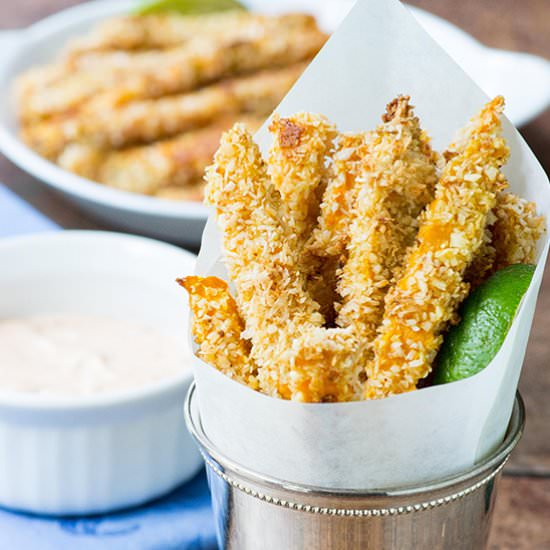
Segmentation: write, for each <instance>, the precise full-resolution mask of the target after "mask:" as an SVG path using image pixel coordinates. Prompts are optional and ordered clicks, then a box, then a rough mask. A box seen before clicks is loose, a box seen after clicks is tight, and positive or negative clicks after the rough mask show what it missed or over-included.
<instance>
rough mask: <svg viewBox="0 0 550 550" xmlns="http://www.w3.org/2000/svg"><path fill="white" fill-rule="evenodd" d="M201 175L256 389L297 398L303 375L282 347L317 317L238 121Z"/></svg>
mask: <svg viewBox="0 0 550 550" xmlns="http://www.w3.org/2000/svg"><path fill="white" fill-rule="evenodd" d="M206 180H207V189H206V198H207V202H208V203H209V204H212V205H214V206H215V207H216V212H217V218H218V225H219V226H220V229H221V230H222V234H223V244H224V251H225V263H226V267H227V270H228V272H229V276H230V277H231V280H232V281H233V282H234V284H235V286H236V288H237V301H238V304H239V309H240V311H241V312H242V314H243V316H244V318H245V320H246V336H247V337H248V338H250V339H251V341H252V355H253V357H254V359H255V361H256V363H257V365H258V366H259V367H260V372H259V379H260V385H261V387H262V390H263V391H265V392H266V393H268V394H270V395H274V396H280V397H284V398H287V399H289V398H300V397H301V395H300V391H301V386H302V385H303V375H302V373H298V372H296V371H294V370H292V365H291V357H290V356H289V355H288V354H289V349H290V348H291V345H292V341H293V340H294V339H295V338H296V337H297V336H298V335H299V334H300V333H302V332H305V331H307V330H308V329H310V328H313V327H320V326H322V325H323V322H324V320H323V317H322V315H321V314H320V313H319V305H318V304H317V303H316V302H315V301H314V300H313V299H312V298H311V297H310V296H309V295H308V294H307V293H306V292H305V290H304V288H305V277H304V274H303V273H301V272H299V270H298V269H297V265H298V258H297V254H296V251H295V250H294V249H293V248H292V247H291V246H289V242H288V240H287V238H286V232H285V230H284V229H283V227H282V226H281V224H280V221H279V206H280V197H279V196H278V193H277V191H276V190H275V189H273V187H272V186H271V184H270V182H269V178H268V175H267V169H266V166H265V164H264V162H263V161H262V158H261V154H260V151H259V149H258V147H257V145H256V144H255V143H254V141H253V140H252V137H251V135H250V134H249V133H248V132H247V130H246V129H245V127H244V126H243V125H241V124H238V125H236V126H235V127H234V128H233V129H232V130H230V131H229V132H227V133H226V134H224V136H223V137H222V140H221V144H220V148H219V150H218V152H217V153H216V155H215V160H214V164H213V165H212V166H211V167H209V168H208V169H207V175H206Z"/></svg>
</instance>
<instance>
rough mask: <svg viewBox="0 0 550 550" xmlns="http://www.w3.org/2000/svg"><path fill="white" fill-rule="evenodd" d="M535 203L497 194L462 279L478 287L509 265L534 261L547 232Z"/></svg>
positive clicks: (511, 195) (510, 195) (542, 217)
mask: <svg viewBox="0 0 550 550" xmlns="http://www.w3.org/2000/svg"><path fill="white" fill-rule="evenodd" d="M536 208H537V207H536V204H535V203H533V202H529V201H527V200H525V199H522V198H521V197H518V196H517V195H514V194H513V193H500V194H499V195H498V197H497V204H496V206H495V208H494V209H493V211H492V212H491V215H490V218H489V220H488V222H487V225H488V226H487V227H486V228H485V235H484V238H483V244H482V245H481V247H480V249H479V250H478V252H477V253H476V255H475V258H474V260H473V262H472V264H471V265H470V267H469V268H468V269H467V271H466V274H465V276H464V278H465V280H466V281H467V282H469V283H471V284H472V286H474V287H475V286H479V285H480V284H481V283H482V282H483V281H484V280H485V279H487V277H489V275H491V274H492V273H494V272H495V271H497V270H499V269H502V268H503V267H506V266H508V265H512V264H532V263H535V259H536V251H537V242H538V241H539V239H540V237H541V236H542V234H543V233H544V232H545V231H546V222H545V219H544V216H537V210H536Z"/></svg>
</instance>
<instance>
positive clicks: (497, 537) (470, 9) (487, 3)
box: [0, 0, 550, 550]
mask: <svg viewBox="0 0 550 550" xmlns="http://www.w3.org/2000/svg"><path fill="white" fill-rule="evenodd" d="M113 1H114V0H113ZM77 3H79V2H78V0H18V1H17V2H16V3H15V5H14V3H12V2H7V1H6V2H1V3H0V28H16V27H20V26H24V25H27V24H29V23H32V22H33V21H36V20H38V19H40V18H41V17H44V16H46V15H48V14H49V13H53V12H54V11H56V10H59V9H61V8H64V7H67V6H69V5H73V4H77ZM411 3H413V4H416V5H418V6H420V7H422V8H425V9H427V10H430V11H432V12H433V13H436V14H437V15H440V16H442V17H445V18H447V19H449V20H450V21H452V22H454V23H456V24H457V25H459V26H461V27H462V28H464V29H465V30H467V31H468V32H470V33H472V34H473V35H474V36H475V37H476V38H478V39H479V40H481V41H482V42H484V43H486V44H488V45H490V46H494V47H500V48H506V49H517V50H522V51H528V52H531V53H535V54H538V55H543V56H546V57H550V44H549V42H548V18H550V6H549V3H548V0H524V1H523V2H518V1H517V0H484V1H483V2H478V1H477V0H462V1H461V2H456V1H455V0H411ZM522 133H523V135H524V137H525V139H526V140H527V142H528V143H529V145H530V146H531V148H532V149H533V151H534V152H535V154H536V155H537V156H538V158H539V159H540V161H541V163H542V164H543V166H544V167H545V169H546V170H547V171H548V170H549V168H550V111H547V112H546V113H544V114H543V115H542V116H540V117H539V118H538V119H537V120H535V121H534V122H532V123H531V124H529V125H528V126H527V127H525V128H523V129H522ZM0 181H2V182H3V183H5V184H7V185H8V186H9V187H11V188H12V189H13V190H14V191H15V192H16V193H18V194H19V195H20V196H22V197H23V198H25V199H26V200H27V201H29V202H30V203H32V204H34V205H35V206H36V207H37V208H39V209H40V210H41V211H42V212H44V213H45V214H46V215H47V216H49V217H50V218H52V219H53V220H55V221H56V222H57V223H59V224H60V225H62V226H63V227H66V228H81V229H82V228H86V229H93V228H102V229H104V228H105V226H103V225H99V224H97V223H95V222H94V221H93V220H91V219H89V218H88V217H86V216H84V215H83V214H81V213H80V212H79V211H77V210H76V209H75V208H74V207H72V206H71V205H69V204H68V203H65V202H64V201H62V200H61V199H59V198H58V197H57V196H54V195H52V194H51V193H50V192H49V191H47V190H46V189H45V188H44V187H43V186H42V185H40V184H38V183H37V182H36V181H34V180H33V179H32V178H31V177H29V176H27V175H26V174H24V173H23V172H21V171H20V170H19V169H17V168H16V167H15V166H13V165H12V164H11V163H9V162H8V161H7V160H6V159H4V158H0ZM549 325H550V275H549V274H548V273H547V276H546V279H545V282H544V283H543V289H542V293H541V296H540V300H539V305H538V310H537V315H536V319H535V323H534V327H533V332H532V335H531V340H530V344H529V348H528V351H527V357H526V360H525V366H524V371H523V376H522V379H521V384H520V387H521V390H522V393H523V396H524V399H525V401H526V405H527V414H528V424H527V430H526V432H525V436H524V438H523V440H522V442H521V444H520V446H519V448H518V449H517V450H516V452H515V453H514V455H513V459H512V461H511V463H510V464H509V466H508V467H507V470H506V476H505V477H504V480H503V483H502V489H501V492H500V494H499V498H498V502H497V510H496V514H495V522H494V526H493V532H492V537H491V542H490V548H491V549H503V550H504V549H510V550H512V549H518V550H520V549H525V550H543V549H550V521H549V520H550V366H549V364H548V363H549V360H550V343H549V335H548V334H547V333H548V328H547V327H548V326H549Z"/></svg>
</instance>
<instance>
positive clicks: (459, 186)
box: [365, 97, 509, 399]
mask: <svg viewBox="0 0 550 550" xmlns="http://www.w3.org/2000/svg"><path fill="white" fill-rule="evenodd" d="M503 108H504V100H503V98H502V97H497V98H495V99H494V100H492V101H491V102H490V103H488V104H487V105H486V106H485V107H484V108H483V109H482V111H481V112H480V113H479V114H478V115H477V116H476V117H474V118H473V119H472V120H471V122H470V124H469V125H468V127H467V132H466V133H465V135H464V137H463V139H461V140H460V142H458V143H457V144H455V145H454V146H453V147H452V148H451V150H452V151H453V153H454V157H453V158H452V159H451V160H449V162H448V163H447V165H446V166H445V169H444V171H443V174H442V176H441V178H440V180H439V182H438V184H437V186H436V194H435V199H434V200H433V202H432V203H431V204H430V205H429V207H428V209H427V211H426V213H425V215H424V216H423V219H422V222H421V226H420V230H419V234H418V237H417V241H416V244H415V245H414V246H413V247H412V249H411V250H410V252H409V253H408V255H407V259H406V263H405V267H404V270H403V272H402V274H401V276H400V277H399V279H398V280H397V283H396V286H395V287H394V288H392V290H390V292H389V293H388V294H387V296H386V300H385V312H384V317H383V321H382V325H381V327H380V329H379V335H378V336H377V338H376V340H375V342H374V359H373V360H372V361H370V362H368V363H367V366H366V372H367V376H368V379H367V382H366V385H365V397H366V398H368V399H378V398H382V397H386V396H388V395H392V394H397V393H403V392H407V391H411V390H414V389H415V388H416V385H417V383H418V381H419V380H421V379H423V378H425V377H426V376H427V375H428V374H429V372H430V371H431V365H432V362H433V359H434V357H435V355H436V353H437V351H438V349H439V347H440V345H441V342H442V332H443V330H444V329H445V328H446V326H447V324H448V323H449V322H450V321H451V320H453V318H454V317H455V316H456V309H457V307H458V305H459V304H460V302H461V301H462V300H463V299H464V297H465V295H466V293H467V291H468V285H467V284H466V283H464V282H463V275H464V272H465V270H466V269H467V268H468V266H469V265H470V263H471V262H472V260H473V257H474V255H475V253H476V252H477V250H478V249H479V247H480V246H481V244H482V242H483V234H484V230H485V226H486V223H487V217H488V215H489V213H490V211H491V210H492V209H493V208H494V206H495V203H496V196H497V193H498V192H499V191H500V190H501V189H502V188H503V187H504V186H505V178H504V176H503V175H502V174H501V172H500V168H501V166H502V165H503V164H504V163H505V162H506V160H507V158H508V153H509V151H508V148H507V146H506V143H505V141H504V139H503V138H502V136H501V122H500V115H501V113H502V111H503Z"/></svg>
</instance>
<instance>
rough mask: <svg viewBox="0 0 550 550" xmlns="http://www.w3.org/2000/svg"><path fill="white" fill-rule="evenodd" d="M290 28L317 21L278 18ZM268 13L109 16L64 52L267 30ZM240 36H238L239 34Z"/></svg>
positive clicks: (295, 16) (166, 43) (175, 42)
mask: <svg viewBox="0 0 550 550" xmlns="http://www.w3.org/2000/svg"><path fill="white" fill-rule="evenodd" d="M278 20H279V21H280V22H281V23H283V24H284V25H285V27H287V28H295V27H299V28H307V27H309V28H313V27H315V20H314V19H313V17H311V16H310V15H306V14H299V13H295V14H287V15H282V16H279V17H278ZM265 25H266V16H264V15H259V14H256V13H251V12H247V11H232V12H223V13H214V14H208V15H206V14H205V15H200V16H194V17H193V16H192V17H190V16H182V15H178V14H175V13H171V14H155V15H134V16H133V15H129V16H125V17H116V18H112V19H108V20H107V21H105V22H104V23H102V24H100V25H98V26H97V27H96V28H94V29H93V30H92V31H91V32H90V33H89V34H87V35H86V36H84V37H82V38H78V39H76V40H73V41H72V42H71V43H69V45H68V47H67V49H66V52H65V55H66V57H67V58H69V59H74V58H75V57H81V56H82V55H84V54H87V53H91V52H103V51H109V50H126V51H132V50H152V49H164V48H171V47H174V46H178V45H180V44H182V43H184V42H187V41H188V40H191V39H193V38H195V37H196V36H197V35H201V36H204V37H216V36H218V35H219V34H220V33H222V34H223V33H225V34H227V33H228V32H231V33H233V35H235V34H236V33H239V34H240V35H241V36H242V35H250V34H252V35H254V34H258V33H261V32H265V30H264V29H265ZM237 36H238V35H237Z"/></svg>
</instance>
